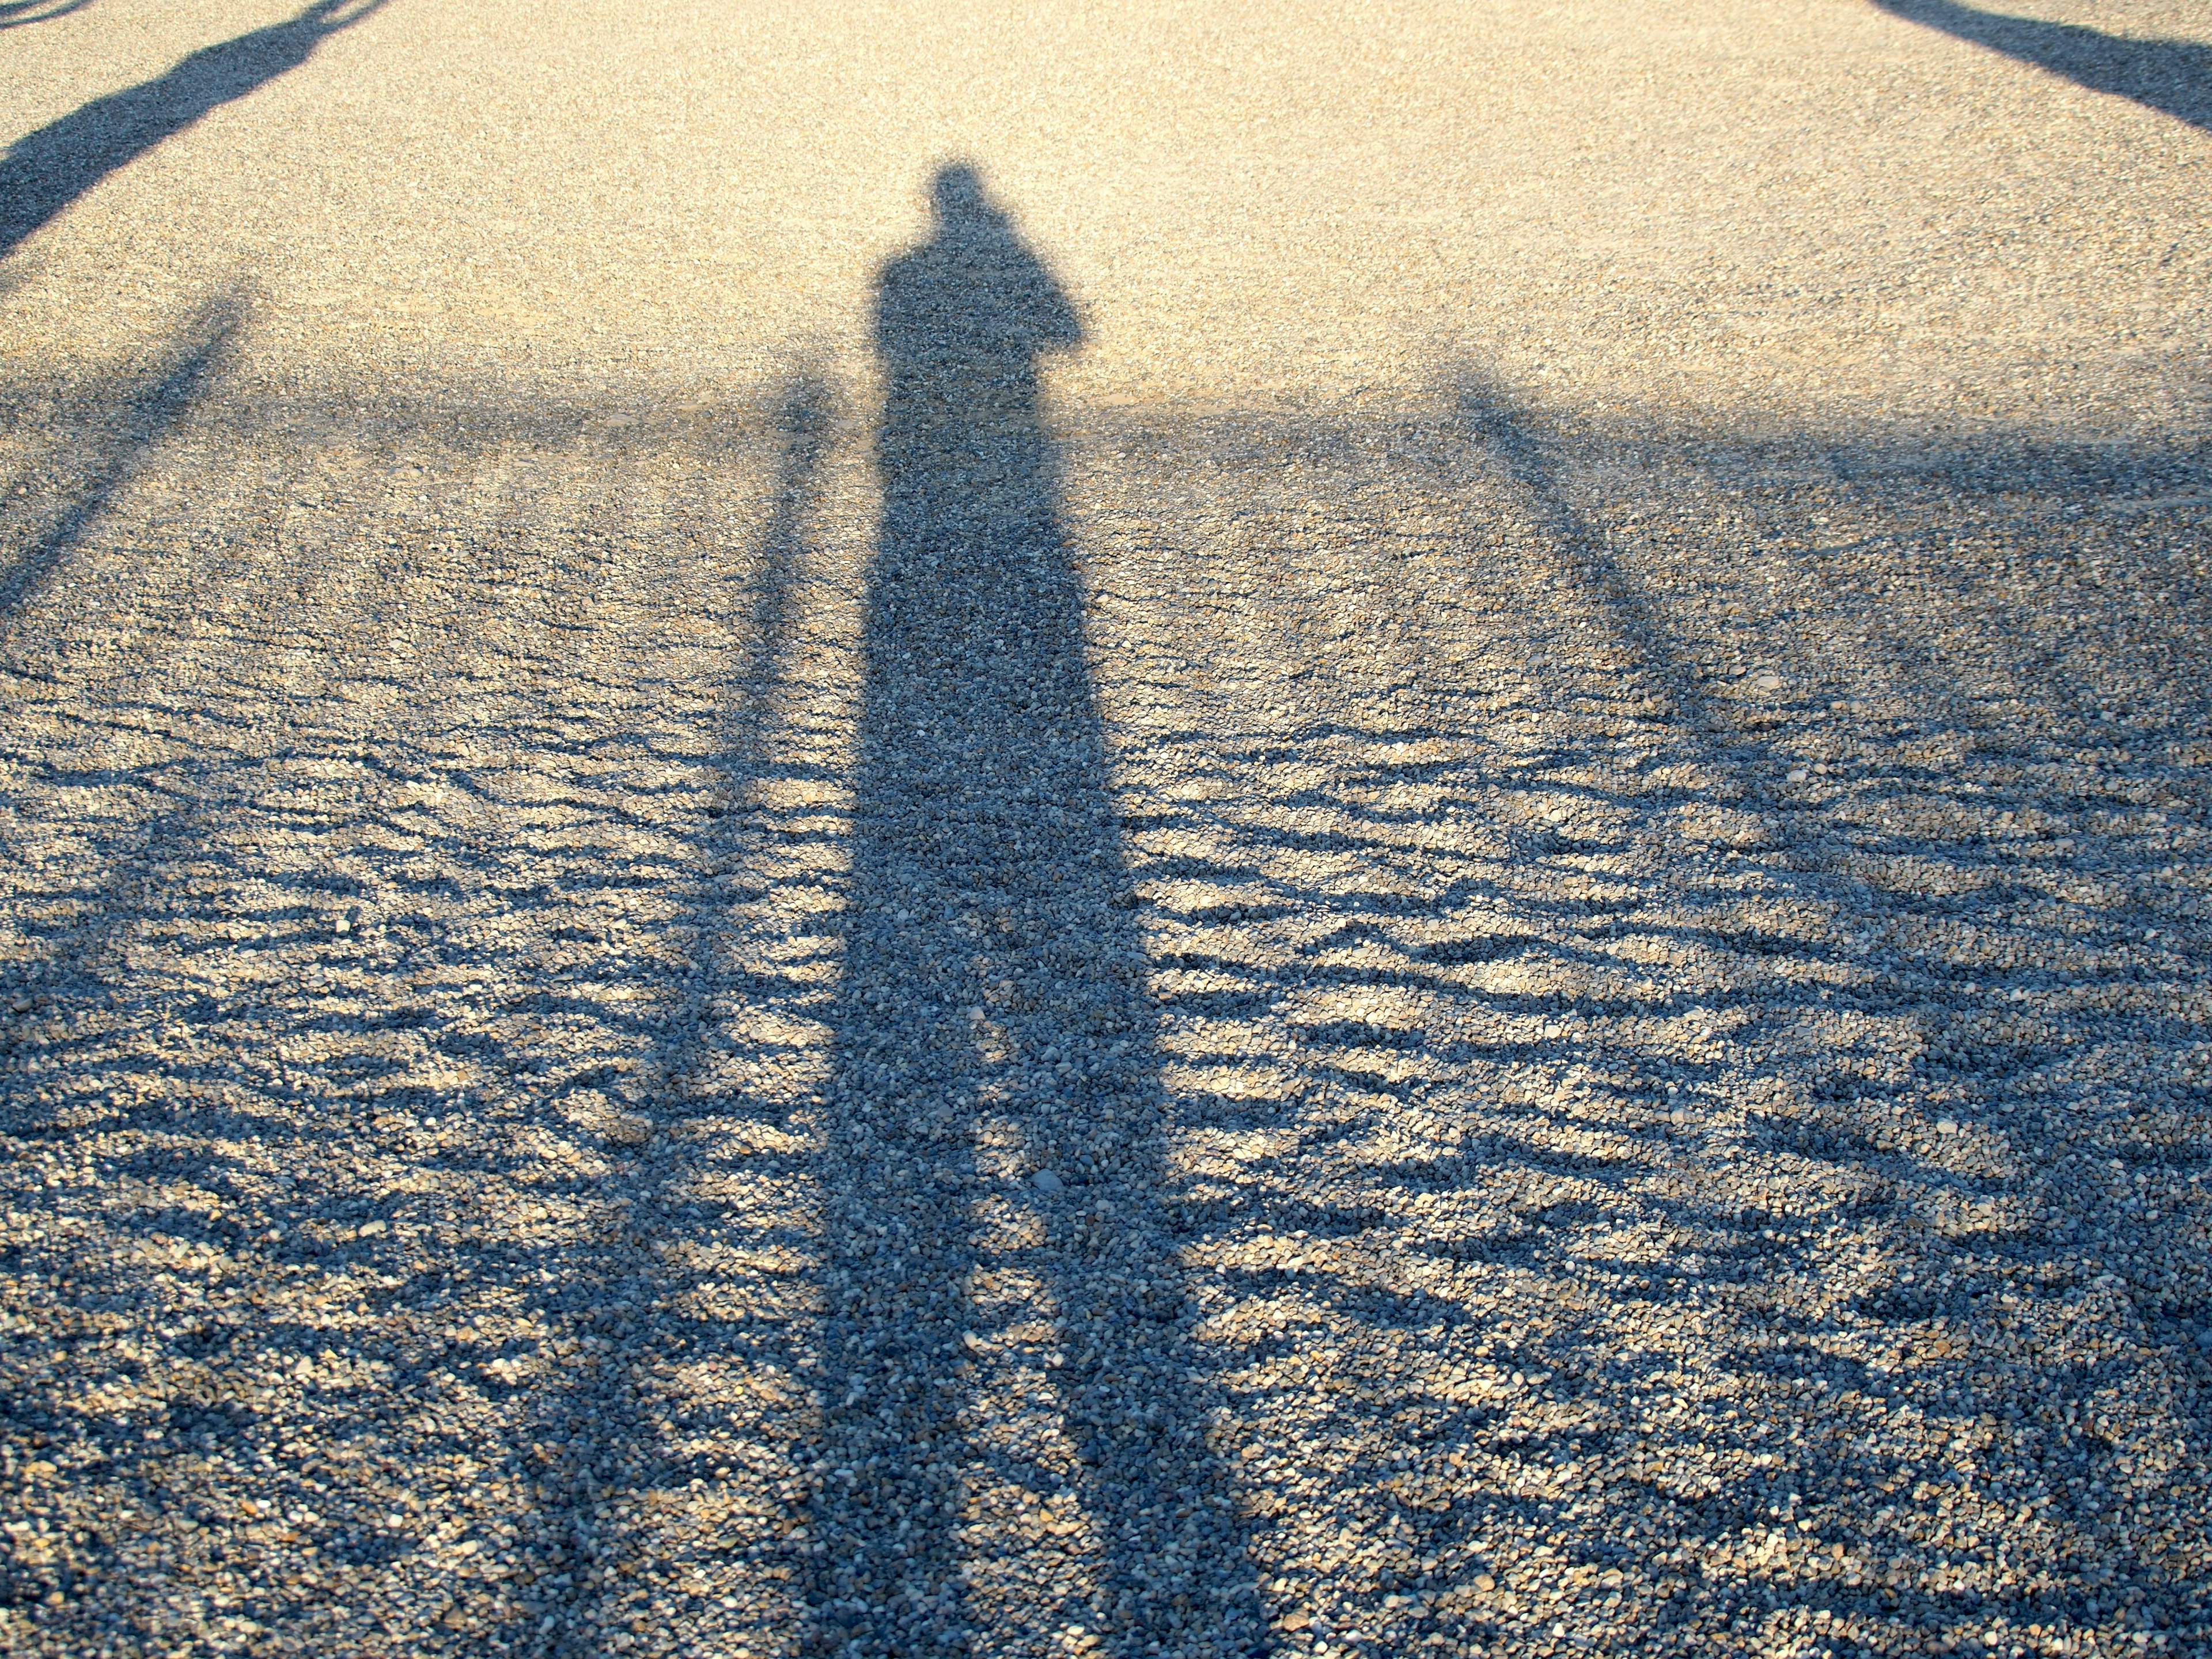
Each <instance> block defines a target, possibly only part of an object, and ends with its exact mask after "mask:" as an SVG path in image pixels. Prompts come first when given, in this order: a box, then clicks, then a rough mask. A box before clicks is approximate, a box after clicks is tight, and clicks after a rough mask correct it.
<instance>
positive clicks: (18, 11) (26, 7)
mask: <svg viewBox="0 0 2212 1659" xmlns="http://www.w3.org/2000/svg"><path fill="white" fill-rule="evenodd" d="M91 3H92V0H4V3H0V29H20V28H22V27H25V26H27V25H28V24H32V23H51V22H52V21H54V20H55V19H56V18H59V17H67V16H68V15H70V13H71V12H78V11H82V10H83V9H85V8H86V7H87V6H88V5H90V4H91Z"/></svg>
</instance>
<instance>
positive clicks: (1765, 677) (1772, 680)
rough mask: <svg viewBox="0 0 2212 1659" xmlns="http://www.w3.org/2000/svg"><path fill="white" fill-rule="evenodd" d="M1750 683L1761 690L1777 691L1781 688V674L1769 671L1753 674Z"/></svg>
mask: <svg viewBox="0 0 2212 1659" xmlns="http://www.w3.org/2000/svg"><path fill="white" fill-rule="evenodd" d="M1751 683H1752V684H1753V686H1754V687H1755V688H1756V689H1758V690H1761V691H1765V692H1775V691H1779V690H1781V689H1782V676H1781V675H1779V674H1777V673H1774V672H1772V671H1768V672H1766V673H1764V674H1759V675H1756V676H1754V677H1753V679H1752V682H1751Z"/></svg>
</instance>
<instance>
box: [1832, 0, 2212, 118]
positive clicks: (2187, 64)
mask: <svg viewBox="0 0 2212 1659" xmlns="http://www.w3.org/2000/svg"><path fill="white" fill-rule="evenodd" d="M1875 4H1876V5H1878V6H1880V7H1881V9H1883V10H1884V11H1887V12H1892V13H1894V14H1895V15H1898V16H1899V17H1902V18H1904V19H1905V21H1908V22H1913V23H1920V24H1923V25H1925V26H1926V27H1929V28H1934V29H1942V31H1943V32H1944V33H1946V34H1954V35H1956V36H1958V38H1959V39H1960V40H1971V41H1972V42H1973V44H1974V45H1976V46H1987V47H1988V48H1989V49H1990V51H1992V52H2002V53H2004V55H2005V56H2006V57H2008V58H2018V59H2020V61H2021V62H2022V63H2024V64H2034V65H2035V66H2036V67H2037V68H2038V69H2045V70H2050V71H2051V73H2052V74H2053V75H2063V76H2065V77H2066V78H2067V79H2068V80H2069V81H2071V82H2074V83H2075V85H2077V86H2083V87H2087V88H2089V90H2090V91H2092V92H2106V93H2110V94H2112V95H2113V96H2114V97H2116V98H2129V99H2133V100H2135V101H2136V103H2138V104H2141V105H2142V106H2144V107H2145V108H2146V109H2154V110H2157V111H2158V112H2160V113H2161V114H2165V115H2171V116H2172V117H2173V118H2175V119H2176V120H2179V121H2186V122H2188V123H2189V125H2191V126H2193V127H2202V128H2203V129H2204V130H2205V131H2212V46H2207V45H2205V44H2204V43H2203V42H2202V41H2198V40H2130V39H2128V38H2127V37H2126V36H2125V35H2118V34H2106V33H2105V32H2104V31H2103V30H2101V29H2092V28H2084V27H2081V25H2080V24H2078V23H2046V22H2045V21H2042V20H2041V19H2040V18H2034V17H2013V16H2008V15H2006V14H2005V13H2003V12H1998V11H1983V10H1981V9H1979V8H1978V7H1974V6H1965V5H1960V3H1959V0H1875Z"/></svg>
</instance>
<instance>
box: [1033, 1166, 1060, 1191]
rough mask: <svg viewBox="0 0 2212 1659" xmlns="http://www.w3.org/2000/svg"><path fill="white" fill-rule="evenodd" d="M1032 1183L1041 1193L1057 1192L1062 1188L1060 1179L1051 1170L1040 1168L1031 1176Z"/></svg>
mask: <svg viewBox="0 0 2212 1659" xmlns="http://www.w3.org/2000/svg"><path fill="white" fill-rule="evenodd" d="M1030 1186H1032V1187H1034V1188H1036V1189H1037V1190H1038V1191H1039V1192H1041V1193H1056V1192H1058V1191H1059V1190H1060V1177H1059V1176H1056V1175H1054V1173H1053V1172H1052V1171H1051V1170H1038V1171H1037V1172H1036V1174H1035V1175H1033V1176H1030Z"/></svg>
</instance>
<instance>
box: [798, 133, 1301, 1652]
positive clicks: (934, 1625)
mask: <svg viewBox="0 0 2212 1659" xmlns="http://www.w3.org/2000/svg"><path fill="white" fill-rule="evenodd" d="M933 197H934V208H935V224H934V228H933V230H932V232H931V234H930V235H929V236H928V238H927V240H925V241H924V242H922V243H921V245H920V246H917V247H915V248H914V249H913V250H911V251H910V252H907V253H906V254H904V255H902V257H900V258H897V259H896V260H894V261H893V262H891V263H890V264H889V265H888V266H887V267H886V268H885V269H884V271H883V273H882V275H881V278H880V283H879V287H878V296H877V309H876V344H877V349H878V351H879V352H880V354H881V356H882V361H883V368H884V378H885V383H886V401H885V405H884V415H883V421H882V427H881V434H880V437H879V440H878V443H879V448H878V464H879V468H880V474H881V481H882V488H883V522H882V533H881V541H880V544H879V545H878V550H877V552H876V556H875V561H874V564H873V567H872V572H871V576H870V582H869V588H868V596H867V609H866V624H865V629H866V631H865V641H864V645H865V653H866V693H865V698H864V702H863V708H862V714H861V726H860V755H859V760H858V773H857V776H858V789H857V798H856V801H855V809H854V811H855V817H854V854H853V863H852V866H851V877H850V880H851V887H850V890H849V896H848V908H847V911H846V921H847V927H848V933H847V941H846V963H845V973H844V979H843V983H842V989H841V991H840V994H839V1000H838V1005H837V1010H836V1016H835V1027H836V1037H835V1045H836V1059H835V1078H834V1082H833V1085H832V1088H831V1091H830V1093H829V1096H828V1097H827V1098H828V1101H829V1106H828V1113H829V1125H830V1135H829V1141H828V1145H827V1149H826V1162H827V1164H828V1165H829V1167H828V1168H827V1169H826V1170H825V1171H824V1179H823V1189H824V1194H825V1197H824V1216H823V1225H824V1232H825V1244H826V1250H825V1258H826V1265H825V1274H826V1282H825V1285H824V1287H823V1288H824V1293H825V1304H826V1310H827V1316H826V1320H825V1325H824V1328H823V1330H824V1334H823V1347H824V1352H823V1380H822V1383H821V1384H820V1386H821V1388H822V1390H823V1398H824V1401H825V1405H826V1419H825V1423H824V1438H823V1443H822V1446H821V1447H820V1455H819V1458H818V1459H817V1462H815V1463H814V1465H813V1470H812V1474H813V1487H812V1490H813V1492H814V1497H813V1499H812V1503H811V1516H810V1520H811V1526H810V1528H809V1529H808V1530H809V1534H810V1535H809V1540H808V1541H807V1542H806V1543H805V1545H803V1546H802V1548H803V1549H805V1551H806V1556H805V1559H806V1561H807V1577H808V1582H809V1586H810V1606H811V1620H812V1623H813V1628H812V1630H811V1632H810V1638H811V1639H810V1641H809V1643H808V1645H809V1647H810V1648H811V1650H814V1651H817V1652H833V1651H834V1652H849V1653H853V1654H855V1655H860V1654H890V1653H898V1654H916V1653H928V1652H937V1653H946V1652H969V1651H982V1650H1026V1649H1033V1648H1036V1647H1037V1646H1039V1645H1041V1644H1042V1640H1043V1639H1044V1638H1047V1637H1048V1636H1059V1635H1064V1634H1065V1633H1066V1632H1067V1630H1068V1627H1069V1626H1079V1627H1081V1628H1082V1630H1084V1631H1085V1632H1087V1633H1089V1634H1091V1635H1092V1636H1093V1637H1095V1638H1097V1645H1098V1646H1099V1647H1100V1648H1101V1649H1102V1650H1103V1651H1106V1652H1121V1651H1129V1652H1135V1651H1138V1650H1141V1649H1143V1648H1144V1647H1145V1646H1146V1644H1148V1643H1151V1642H1154V1641H1158V1642H1159V1643H1160V1644H1161V1648H1162V1649H1163V1650H1165V1649H1167V1648H1169V1647H1171V1646H1172V1647H1181V1648H1183V1649H1185V1650H1188V1651H1192V1652H1200V1651H1203V1652H1207V1653H1225V1652H1241V1651H1243V1650H1246V1649H1247V1648H1249V1647H1254V1646H1256V1645H1257V1644H1259V1643H1260V1641H1261V1635H1262V1627H1261V1624H1260V1622H1259V1617H1258V1603H1257V1600H1256V1595H1255V1591H1254V1587H1253V1585H1252V1583H1251V1575H1250V1571H1249V1566H1248V1565H1246V1559H1245V1553H1244V1551H1243V1547H1242V1544H1241V1541H1240V1538H1239V1536H1238V1534H1237V1525H1236V1522H1235V1520H1234V1517H1233V1515H1232V1514H1231V1508H1230V1505H1229V1503H1228V1495H1227V1491H1226V1486H1225V1479H1224V1476H1223V1473H1222V1471H1221V1469H1220V1468H1218V1467H1217V1465H1216V1463H1215V1461H1214V1459H1213V1457H1212V1454H1211V1453H1210V1452H1209V1450H1208V1449H1207V1445H1206V1437H1205V1432H1204V1431H1205V1427H1206V1425H1205V1421H1204V1419H1203V1415H1202V1411H1201V1407H1200V1401H1199V1399H1198V1397H1197V1392H1196V1389H1194V1386H1193V1385H1192V1383H1190V1381H1189V1380H1188V1377H1187V1376H1186V1373H1187V1372H1188V1370H1189V1368H1190V1367H1191V1364H1192V1363H1193V1362H1192V1359H1191V1356H1190V1354H1189V1352H1188V1349H1187V1346H1185V1339H1186V1338H1187V1336H1188V1328H1189V1320H1190V1316H1189V1314H1188V1309H1187V1307H1186V1304H1185V1298H1184V1297H1183V1295H1182V1285H1181V1279H1180V1277H1179V1272H1178V1266H1177V1262H1176V1256H1175V1249H1176V1238H1175V1236H1174V1232H1173V1229H1172V1225H1171V1223H1170V1219H1169V1215H1170V1206H1169V1205H1168V1204H1167V1203H1166V1202H1165V1201H1164V1167H1163V1146H1162V1136H1163V1122H1162V1112H1161V1095H1160V1090H1159V1083H1158V1062H1157V1058H1156V1055H1155V1052H1154V1043H1155V1036H1154V1030H1153V1021H1152V1017H1151V1015H1150V1013H1149V1012H1148V1009H1147V1005H1146V993H1145V965H1144V956H1143V951H1142V949H1141V945H1140V941H1139V937H1138V933H1137V930H1136V927H1135V926H1134V924H1133V920H1132V917H1131V912H1130V909H1129V908H1128V902H1129V898H1130V893H1129V878H1128V875H1127V872H1126V870H1125V868H1124V864H1123V860H1122V857H1121V847H1120V841H1119V836H1118V834H1117V830H1116V828H1115V818H1114V814H1113V811H1112V806H1111V799H1110V796H1109V788H1108V778H1107V771H1106V755H1105V748H1104V744H1103V728H1102V722H1101V719H1100V714H1099V709H1098V704H1097V695H1096V690H1095V688H1094V685H1093V683H1092V678H1091V671H1090V668H1089V665H1088V663H1087V661H1086V658H1085V642H1084V633H1083V597H1082V592H1081V588H1080V586H1079V578H1078V574H1077V572H1076V569H1075V568H1074V563H1073V557H1072V555H1071V550H1070V547H1069V544H1068V541H1067V538H1066V533H1065V532H1064V530H1063V528H1062V524H1061V517H1060V505H1059V503H1060V460H1059V454H1058V450H1057V447H1056V446H1055V444H1054V441H1053V439H1052V437H1051V435H1049V433H1048V429H1047V427H1046V424H1045V422H1044V419H1043V416H1042V410H1041V408H1040V404H1039V388H1038V360H1039V359H1040V357H1041V356H1042V355H1043V354H1045V353H1047V352H1052V351H1066V350H1070V349H1073V348H1075V347H1076V346H1078V345H1079V343H1081V340H1082V331H1081V328H1080V326H1079V323H1078V321H1077V318H1076V315H1075V312H1074V310H1073V307H1072V306H1071V305H1070V303H1069V301H1068V299H1067V297H1066V295H1065V294H1063V293H1062V292H1061V290H1060V288H1059V286H1058V285H1057V284H1056V283H1054V280H1053V278H1052V276H1051V275H1050V274H1049V273H1048V271H1047V270H1046V269H1045V267H1044V266H1043V264H1042V263H1041V262H1040V261H1039V260H1038V258H1036V255H1035V254H1034V253H1032V252H1030V250H1029V249H1028V248H1026V247H1025V246H1024V245H1023V243H1022V241H1021V240H1020V238H1019V236H1018V234H1017V233H1016V231H1015V229H1014V228H1013V226H1012V223H1011V222H1009V221H1008V219H1007V218H1006V216H1005V215H1004V214H1003V213H1002V212H1001V211H1000V210H999V209H997V208H996V207H995V206H994V204H992V203H991V202H990V200H989V199H988V197H987V196H986V194H985V192H984V190H983V186H982V184H981V180H980V179H978V177H977V175H976V174H975V172H974V171H973V170H972V169H970V168H968V167H948V168H946V169H945V170H944V171H943V172H941V173H939V175H938V177H937V179H936V180H935V184H934V187H933ZM1085 1645H1086V1646H1087V1645H1091V1644H1087V1643H1086V1644H1085Z"/></svg>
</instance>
